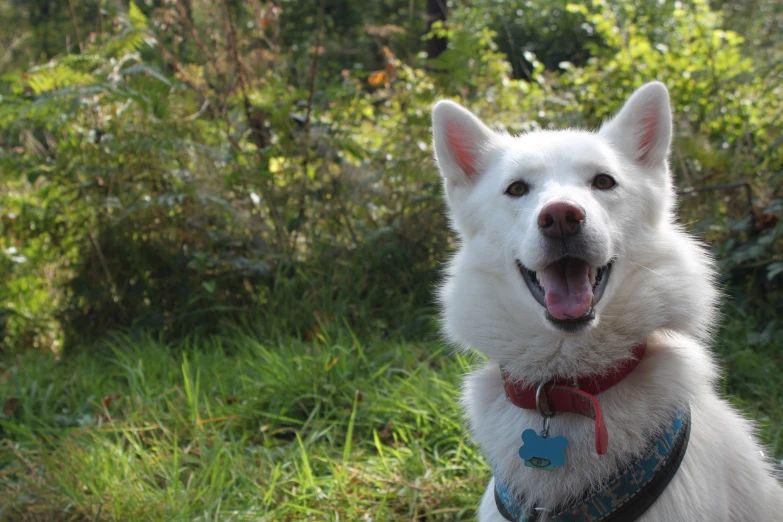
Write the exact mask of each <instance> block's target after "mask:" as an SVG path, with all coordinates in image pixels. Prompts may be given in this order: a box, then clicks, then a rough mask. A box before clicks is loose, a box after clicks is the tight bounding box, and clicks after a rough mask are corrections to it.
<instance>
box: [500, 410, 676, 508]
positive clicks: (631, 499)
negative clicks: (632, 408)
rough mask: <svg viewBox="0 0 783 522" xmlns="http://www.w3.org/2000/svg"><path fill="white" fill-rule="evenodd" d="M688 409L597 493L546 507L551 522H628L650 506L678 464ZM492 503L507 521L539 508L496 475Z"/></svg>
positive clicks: (669, 479)
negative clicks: (565, 504) (549, 507)
mask: <svg viewBox="0 0 783 522" xmlns="http://www.w3.org/2000/svg"><path fill="white" fill-rule="evenodd" d="M690 421H691V412H690V408H685V409H683V410H680V411H679V412H677V413H676V414H675V415H674V417H673V419H672V423H671V424H670V425H669V426H667V428H666V429H665V430H664V431H663V433H661V434H660V435H658V437H657V438H656V439H655V440H653V442H652V443H651V444H650V447H649V448H648V449H647V450H646V451H645V453H644V454H643V455H642V457H641V458H639V459H638V460H637V461H636V462H634V463H633V464H631V465H630V466H629V467H628V468H626V469H625V470H624V471H623V472H621V473H620V474H619V475H617V476H616V477H615V478H614V479H613V480H611V481H610V482H609V483H608V485H607V486H606V487H605V488H604V489H603V490H602V491H600V492H598V493H595V494H593V495H588V496H586V497H585V498H584V499H582V500H581V501H579V502H578V503H576V504H573V505H570V506H565V507H563V508H562V509H556V510H547V511H548V512H549V519H548V520H550V521H552V522H631V521H633V520H636V519H637V518H639V517H640V516H641V515H642V513H644V512H645V511H647V509H648V508H649V507H650V506H652V505H653V503H654V502H655V501H656V500H657V499H658V497H659V496H660V495H661V493H663V491H664V490H665V489H666V486H667V485H668V484H669V481H671V479H672V478H673V477H674V475H675V473H677V470H678V469H679V467H680V463H681V462H682V458H683V457H684V456H685V450H686V448H687V447H688V438H689V436H690V431H691V422H690ZM495 503H496V504H497V508H498V511H500V514H501V515H503V516H504V517H505V518H506V520H510V521H512V522H535V521H536V520H538V518H539V516H540V514H541V511H542V510H541V509H536V506H533V505H529V504H528V503H527V502H526V501H525V499H524V498H522V497H517V496H514V495H513V494H512V493H511V492H510V491H509V490H508V488H506V486H504V485H503V484H502V483H501V482H500V481H499V480H498V478H497V477H495Z"/></svg>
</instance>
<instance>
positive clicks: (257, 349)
mask: <svg viewBox="0 0 783 522" xmlns="http://www.w3.org/2000/svg"><path fill="white" fill-rule="evenodd" d="M748 321H749V319H747V318H742V317H738V318H734V319H731V320H730V321H729V324H728V326H727V327H725V328H724V329H723V332H722V336H721V337H722V340H721V342H720V345H719V347H718V350H717V351H718V353H719V354H720V355H721V357H723V358H724V361H725V363H724V364H725V365H726V366H727V367H728V368H730V369H731V374H730V377H729V378H728V379H727V380H725V381H724V387H725V390H726V391H727V392H729V393H732V394H735V402H736V403H737V404H738V405H740V406H741V407H742V408H743V409H744V410H745V411H746V412H748V413H749V414H750V415H752V416H753V417H755V418H756V419H759V420H760V421H761V423H760V426H761V429H762V434H763V436H764V438H765V440H766V441H767V442H768V443H770V444H771V445H772V448H773V451H774V453H775V454H776V455H777V458H778V459H779V458H780V457H781V454H782V453H783V440H782V437H781V434H782V433H783V412H782V411H781V399H783V384H781V380H780V378H779V376H780V374H781V369H782V368H781V367H782V366H783V364H782V363H781V355H780V354H781V353H783V350H781V348H783V346H781V342H782V341H781V339H780V336H775V335H768V336H767V337H762V338H757V337H754V334H753V333H750V334H749V333H748V332H755V331H757V330H756V329H755V328H758V331H762V332H763V327H764V325H754V324H751V323H749V322H748ZM332 331H336V332H341V333H337V334H334V335H331V336H330V335H329V334H327V333H324V332H321V333H319V334H318V335H316V336H315V338H314V339H313V340H311V341H301V340H297V339H291V340H283V341H278V342H275V343H264V342H261V341H259V340H257V339H255V337H254V335H252V334H250V333H247V332H241V331H237V332H236V333H235V334H233V335H225V336H223V337H221V338H220V339H212V340H205V339H200V340H191V341H189V342H184V343H182V344H180V345H177V346H173V347H171V346H169V347H166V346H164V345H162V344H161V343H159V342H156V341H154V340H151V339H141V340H139V339H136V340H132V339H130V338H127V337H117V338H115V339H114V340H113V341H112V342H111V346H110V348H111V349H110V350H104V351H103V352H100V353H102V355H88V354H86V353H85V354H82V355H77V356H74V357H72V358H70V359H66V360H63V361H55V360H53V359H52V358H51V357H48V356H45V355H41V354H35V353H30V354H26V355H22V356H17V357H14V358H11V359H6V360H4V361H3V362H2V363H0V364H2V366H0V399H2V402H3V404H4V405H5V406H4V410H5V411H4V412H2V417H0V434H1V437H0V438H2V450H0V499H2V500H0V520H122V521H127V520H134V521H135V520H182V521H185V520H187V521H191V520H262V521H267V520H268V521H272V520H274V521H278V520H280V521H287V520H331V521H348V520H376V521H383V520H411V521H424V520H470V519H472V517H473V514H474V512H475V508H476V504H477V501H478V499H479V497H480V495H481V493H482V491H483V488H484V486H485V484H486V481H487V480H488V478H489V476H490V472H489V470H488V469H487V467H486V465H485V464H484V463H483V461H482V459H481V457H480V456H479V454H478V452H477V450H476V449H475V448H474V447H473V446H472V445H471V444H470V442H469V440H468V437H467V435H466V431H465V429H464V427H463V420H462V418H461V412H460V410H459V407H458V405H457V397H458V393H459V380H460V376H461V375H462V374H464V373H465V371H467V370H468V368H469V365H470V364H469V361H468V360H467V359H466V358H463V357H461V356H457V355H454V354H452V353H451V352H450V351H449V350H448V349H446V348H445V347H444V346H442V345H441V344H439V343H438V342H415V343H412V342H404V341H399V340H388V339H381V338H370V339H365V340H358V339H356V338H355V337H354V336H353V335H352V334H351V333H350V331H348V329H347V328H334V329H333V330H332ZM771 331H778V332H779V330H775V326H774V325H773V327H772V330H771ZM749 341H750V343H751V344H748V343H749ZM11 399H15V400H11Z"/></svg>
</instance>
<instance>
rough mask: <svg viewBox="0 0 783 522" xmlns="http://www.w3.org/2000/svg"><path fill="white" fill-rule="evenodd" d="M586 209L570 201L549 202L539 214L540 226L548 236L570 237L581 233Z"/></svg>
mask: <svg viewBox="0 0 783 522" xmlns="http://www.w3.org/2000/svg"><path fill="white" fill-rule="evenodd" d="M584 220H585V211H584V209H583V208H582V207H580V206H579V205H576V204H575V203H571V202H570V201H554V202H552V203H547V204H546V206H544V208H543V209H541V213H540V214H539V215H538V228H540V229H541V232H542V233H543V234H544V235H545V236H548V237H555V238H558V237H562V238H565V237H568V236H573V235H575V234H577V233H579V229H580V228H581V227H582V222H583V221H584Z"/></svg>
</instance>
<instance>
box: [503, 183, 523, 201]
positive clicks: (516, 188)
mask: <svg viewBox="0 0 783 522" xmlns="http://www.w3.org/2000/svg"><path fill="white" fill-rule="evenodd" d="M528 190H529V189H528V187H527V183H525V182H524V181H515V182H514V183H512V184H511V185H509V186H508V188H507V189H506V194H508V195H509V196H511V197H512V198H519V197H522V196H524V195H525V194H527V191H528Z"/></svg>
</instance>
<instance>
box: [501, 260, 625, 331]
mask: <svg viewBox="0 0 783 522" xmlns="http://www.w3.org/2000/svg"><path fill="white" fill-rule="evenodd" d="M517 265H518V266H519V272H520V273H521V274H522V279H524V280H525V284H526V285H527V287H528V289H529V290H530V293H531V294H533V297H534V298H535V300H536V301H538V303H539V304H540V305H541V306H543V307H544V308H546V318H547V319H548V320H549V321H550V322H551V323H552V324H554V325H555V326H557V327H558V328H560V329H562V330H566V331H576V330H579V329H581V328H583V327H585V326H587V325H588V324H589V323H590V322H591V321H592V320H593V319H595V308H594V307H595V305H597V304H598V301H600V300H601V296H602V295H603V293H604V290H605V289H606V284H607V283H608V282H609V275H610V274H611V271H612V262H611V261H610V262H609V263H607V264H606V265H604V266H601V267H595V266H590V264H588V263H587V261H584V260H582V259H579V258H576V257H564V258H562V259H559V260H558V261H555V262H554V263H552V264H550V265H547V266H546V267H544V269H543V270H541V271H540V272H534V271H532V270H530V269H529V268H527V267H526V266H524V265H523V264H522V263H520V262H519V261H517Z"/></svg>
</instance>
